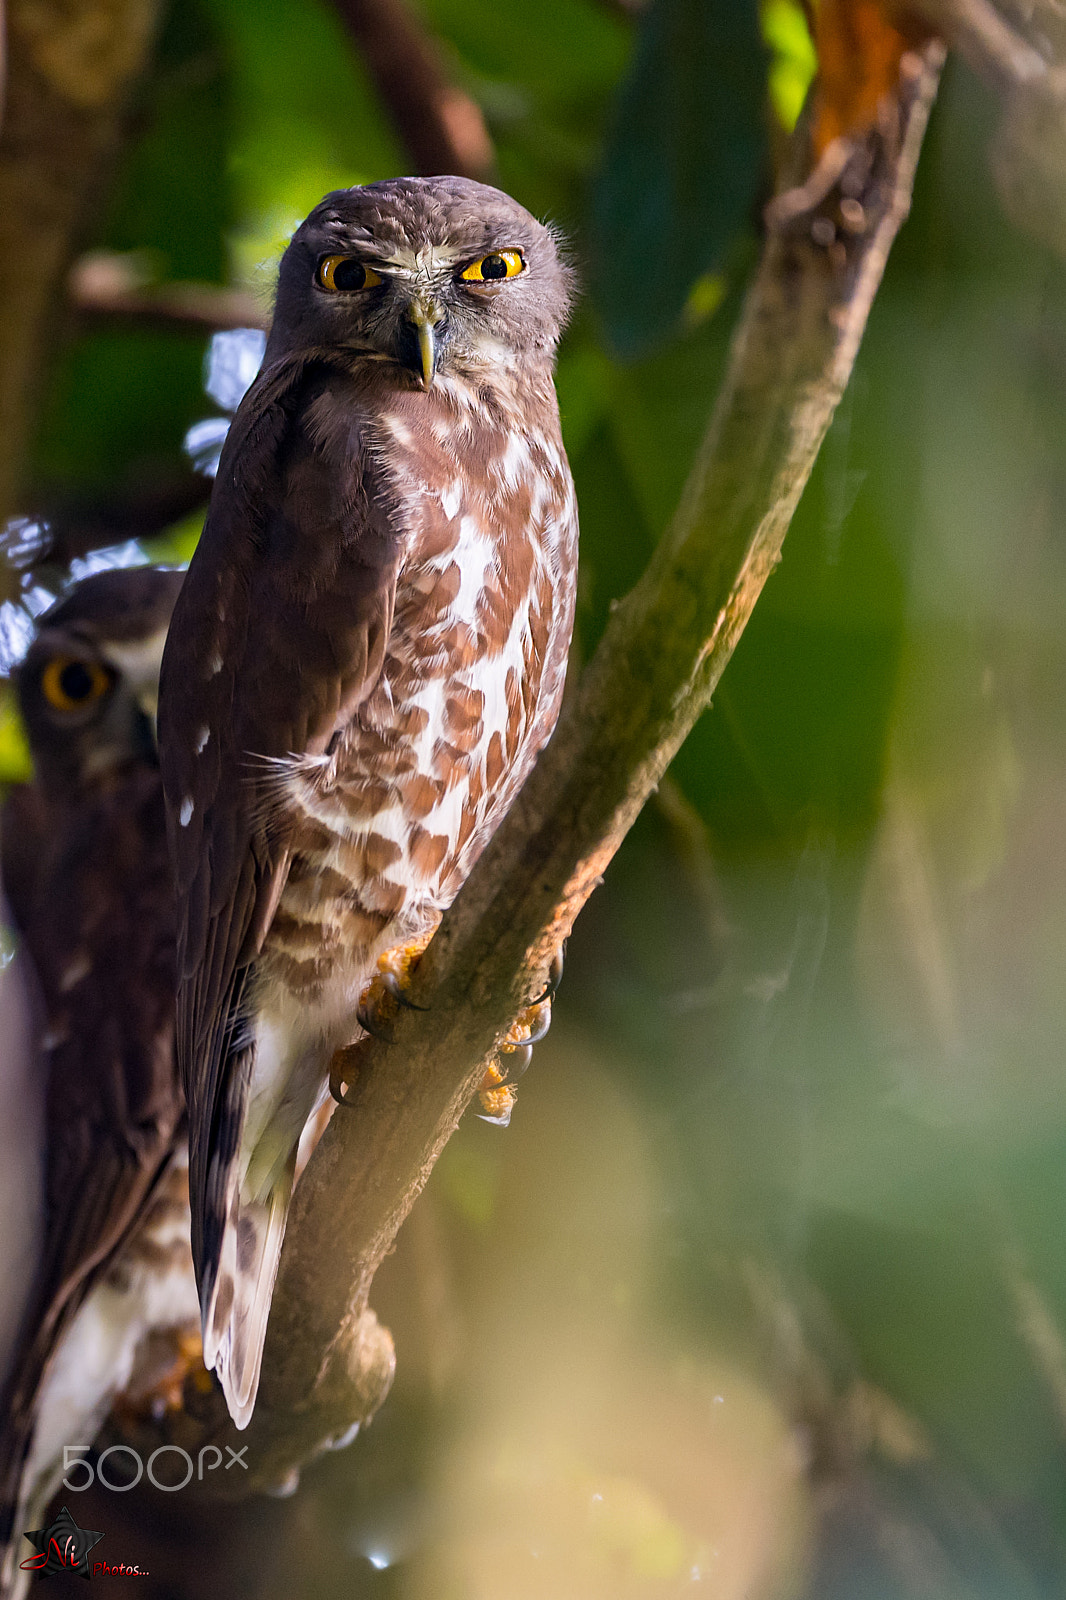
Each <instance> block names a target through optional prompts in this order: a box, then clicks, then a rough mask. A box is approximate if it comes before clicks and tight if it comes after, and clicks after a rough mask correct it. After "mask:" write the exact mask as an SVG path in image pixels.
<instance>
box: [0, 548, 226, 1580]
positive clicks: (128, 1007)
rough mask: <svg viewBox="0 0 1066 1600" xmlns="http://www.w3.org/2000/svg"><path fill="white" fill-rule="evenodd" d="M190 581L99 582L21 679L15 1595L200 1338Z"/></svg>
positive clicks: (1, 1509) (16, 797)
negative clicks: (39, 1122) (185, 820)
mask: <svg viewBox="0 0 1066 1600" xmlns="http://www.w3.org/2000/svg"><path fill="white" fill-rule="evenodd" d="M181 577H182V575H181V574H180V573H176V572H158V571H154V570H152V569H150V568H140V569H135V570H130V571H117V572H102V573H99V574H97V575H95V576H94V577H91V578H88V579H86V580H85V581H84V582H83V583H82V584H81V585H79V587H78V588H76V589H75V590H73V591H72V592H71V593H70V594H69V595H68V596H67V597H66V598H65V599H63V600H61V601H60V602H59V603H58V604H57V605H55V606H53V607H52V608H51V610H50V611H48V612H47V613H46V614H45V616H44V617H43V618H42V619H41V622H40V625H39V631H38V634H37V637H36V639H35V641H34V643H33V645H32V646H31V648H30V651H29V653H28V655H27V656H26V659H25V661H24V662H23V664H22V665H21V667H20V668H19V669H18V674H17V688H18V697H19V703H20V707H21V711H22V716H23V720H24V723H25V726H26V730H27V733H28V736H29V741H30V746H31V750H32V753H33V759H34V772H35V776H34V781H33V782H32V783H30V784H26V785H24V786H22V787H20V788H16V789H15V790H13V791H12V793H11V795H10V797H9V799H8V801H7V803H6V805H5V807H4V812H3V818H2V828H0V842H2V866H3V881H4V890H5V893H6V895H7V898H8V901H9V904H10V907H11V912H12V915H13V918H14V921H15V923H16V926H17V928H18V932H19V936H20V942H21V947H22V948H21V951H20V955H21V954H22V953H25V954H26V955H28V956H29V958H30V963H31V965H32V967H33V969H34V972H35V974H36V978H37V988H38V991H39V1009H40V1013H41V1026H40V1037H39V1039H38V1041H37V1043H38V1048H39V1051H40V1073H39V1081H40V1086H41V1090H42V1092H43V1096H44V1101H45V1106H44V1129H45V1148H44V1161H43V1166H44V1173H43V1177H44V1185H43V1187H44V1195H43V1200H44V1212H45V1215H44V1226H43V1229H42V1230H41V1231H42V1235H43V1240H42V1247H41V1254H40V1261H39V1266H38V1272H37V1276H36V1281H35V1283H34V1285H33V1288H32V1290H31V1293H30V1296H29V1298H28V1301H27V1304H26V1305H25V1307H24V1310H23V1316H22V1323H21V1336H20V1341H19V1345H18V1347H17V1349H16V1353H15V1357H14V1361H13V1363H12V1366H11V1371H10V1373H9V1374H8V1377H7V1383H6V1386H5V1390H4V1395H3V1410H2V1413H0V1418H2V1421H0V1546H2V1545H7V1546H8V1551H7V1559H6V1562H5V1565H6V1567H7V1569H8V1570H7V1571H6V1572H5V1574H4V1581H3V1593H4V1594H5V1595H7V1594H9V1593H15V1592H18V1585H19V1584H20V1583H21V1582H22V1581H23V1579H24V1578H25V1577H26V1575H25V1574H20V1573H19V1572H18V1553H19V1546H20V1541H21V1534H22V1530H23V1529H25V1528H27V1527H33V1526H35V1525H37V1524H38V1523H39V1521H40V1518H41V1514H42V1513H43V1511H44V1507H45V1505H46V1503H47V1501H48V1499H49V1497H50V1495H51V1494H52V1492H53V1491H54V1490H55V1488H56V1487H57V1486H58V1482H59V1478H60V1476H61V1475H62V1474H63V1472H64V1470H65V1463H64V1454H63V1447H64V1445H79V1444H81V1445H84V1444H86V1443H87V1442H89V1441H91V1440H92V1438H93V1436H94V1434H95V1433H96V1431H97V1429H98V1428H99V1425H100V1423H101V1421H102V1420H103V1417H104V1414H105V1413H106V1411H107V1409H108V1407H109V1404H110V1402H111V1399H112V1398H113V1396H114V1395H115V1394H116V1393H117V1392H119V1391H120V1390H122V1389H123V1388H124V1387H125V1385H126V1383H127V1380H128V1379H129V1376H130V1373H131V1370H132V1368H133V1364H134V1360H135V1358H136V1357H137V1355H138V1351H139V1347H140V1346H141V1344H142V1341H143V1340H144V1339H145V1337H146V1335H147V1334H148V1333H149V1331H150V1330H152V1329H153V1328H170V1327H179V1326H181V1325H185V1326H188V1324H189V1322H190V1320H192V1323H193V1326H194V1327H195V1317H196V1310H197V1307H196V1291H195V1283H194V1279H193V1273H192V1260H191V1254H190V1249H189V1214H188V1191H187V1175H186V1167H187V1156H186V1155H185V1133H184V1123H183V1117H184V1098H183V1095H182V1092H181V1087H180V1081H179V1079H178V1075H177V1069H176V1065H175V1059H174V1048H173V1039H174V906H173V889H172V878H171V870H170V862H169V856H168V852H167V845H166V824H165V818H164V810H163V790H162V783H161V780H160V775H159V764H158V760H157V757H156V753H155V735H154V716H155V706H156V695H157V685H158V675H159V660H160V657H161V655H162V650H163V639H164V637H165V634H166V628H167V623H168V621H169V618H170V612H171V609H172V607H173V605H174V601H175V598H176V597H177V593H178V590H179V588H180V586H181ZM22 1553H23V1554H25V1553H26V1551H25V1550H23V1551H22Z"/></svg>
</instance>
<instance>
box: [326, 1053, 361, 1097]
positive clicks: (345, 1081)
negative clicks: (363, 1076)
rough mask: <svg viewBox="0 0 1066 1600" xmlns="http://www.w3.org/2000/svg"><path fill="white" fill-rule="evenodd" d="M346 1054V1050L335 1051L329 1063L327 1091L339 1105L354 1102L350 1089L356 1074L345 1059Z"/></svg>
mask: <svg viewBox="0 0 1066 1600" xmlns="http://www.w3.org/2000/svg"><path fill="white" fill-rule="evenodd" d="M347 1054H348V1051H347V1050H337V1051H335V1052H334V1055H333V1060H332V1061H331V1062H330V1064H329V1092H330V1094H331V1096H332V1097H333V1099H334V1100H335V1101H336V1103H337V1104H338V1105H339V1106H352V1105H354V1104H355V1100H354V1098H353V1097H352V1095H351V1090H352V1089H353V1087H354V1084H355V1078H356V1077H357V1075H358V1074H357V1073H356V1072H355V1071H354V1070H353V1068H352V1067H350V1066H349V1065H348V1064H347V1062H346V1061H345V1059H344V1058H345V1056H346V1055H347Z"/></svg>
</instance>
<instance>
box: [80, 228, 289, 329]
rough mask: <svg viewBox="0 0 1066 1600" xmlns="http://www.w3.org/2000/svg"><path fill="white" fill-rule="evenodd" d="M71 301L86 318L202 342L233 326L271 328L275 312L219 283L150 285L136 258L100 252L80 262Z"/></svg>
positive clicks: (87, 256) (243, 291)
mask: <svg viewBox="0 0 1066 1600" xmlns="http://www.w3.org/2000/svg"><path fill="white" fill-rule="evenodd" d="M67 299H68V301H69V303H70V305H71V307H72V308H73V310H75V311H77V312H78V313H79V314H80V315H81V316H84V317H92V318H94V319H96V318H99V319H102V320H104V321H120V322H137V323H140V324H141V325H142V326H147V327H157V328H169V329H172V330H176V331H178V332H185V333H190V334H193V335H195V336H196V337H197V338H203V337H204V335H205V334H211V333H219V332H221V331H223V330H225V329H228V328H262V329H264V330H269V327H270V313H269V311H266V310H264V309H263V307H262V306H261V305H260V303H259V301H258V300H257V299H256V297H255V296H254V295H253V294H250V293H249V292H248V291H247V290H244V289H223V288H220V287H219V286H218V285H217V284H213V283H163V284H145V283H143V282H142V281H141V279H140V276H139V274H138V271H137V266H136V262H135V260H131V258H130V257H129V256H124V255H116V254H114V253H113V252H111V251H107V250H94V251H92V252H91V253H90V254H89V255H85V256H82V258H81V259H80V260H79V261H76V262H75V263H74V265H73V267H72V268H71V269H70V273H69V275H68V277H67Z"/></svg>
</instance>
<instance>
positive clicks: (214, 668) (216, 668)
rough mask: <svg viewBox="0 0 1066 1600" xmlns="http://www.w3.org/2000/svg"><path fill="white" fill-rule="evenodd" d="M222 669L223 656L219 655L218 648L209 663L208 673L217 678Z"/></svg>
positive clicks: (210, 676) (209, 675)
mask: <svg viewBox="0 0 1066 1600" xmlns="http://www.w3.org/2000/svg"><path fill="white" fill-rule="evenodd" d="M221 671H222V657H221V656H220V655H219V653H218V651H217V650H216V651H215V653H214V655H213V656H212V657H211V659H210V661H209V662H208V663H207V675H208V677H209V678H217V676H218V674H219V673H220V672H221Z"/></svg>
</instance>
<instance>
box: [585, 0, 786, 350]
mask: <svg viewBox="0 0 1066 1600" xmlns="http://www.w3.org/2000/svg"><path fill="white" fill-rule="evenodd" d="M766 126H767V102H766V62H765V59H764V52H763V47H762V38H761V34H760V31H759V16H758V7H757V5H756V4H755V0H655V4H653V5H652V6H651V7H650V8H649V9H648V11H647V13H646V15H645V17H644V19H643V22H642V24H641V30H640V36H639V39H638V42H637V47H636V51H635V54H634V59H633V64H632V67H631V69H630V73H629V76H628V78H627V79H626V82H625V84H624V86H623V88H622V90H621V93H620V94H619V96H618V100H617V102H616V104H615V107H614V112H613V115H612V118H611V126H610V132H609V133H608V136H607V145H606V150H605V152H604V159H603V163H602V166H601V168H600V170H599V173H598V175H597V179H596V183H595V187H594V190H593V197H592V211H591V217H592V237H593V249H594V254H593V283H594V285H595V292H596V303H597V309H598V311H599V313H600V316H601V317H602V319H603V323H604V327H605V329H606V332H607V336H608V339H609V340H610V342H611V344H612V345H613V346H614V347H615V349H616V350H617V351H618V353H619V354H620V355H622V356H634V355H639V354H640V353H642V352H643V351H645V350H647V349H648V348H649V347H651V346H652V345H654V344H656V343H659V342H661V341H662V340H663V339H664V338H665V337H667V336H668V335H669V334H670V333H672V332H674V331H675V329H676V328H677V325H678V322H679V320H680V318H681V314H682V312H683V310H684V308H685V304H686V302H687V300H688V298H689V294H690V292H691V290H692V287H693V285H694V283H695V282H696V280H697V279H698V278H701V277H703V276H705V275H706V274H708V273H712V272H718V271H720V270H721V269H722V267H723V265H724V263H725V260H726V257H727V255H728V252H729V250H730V247H731V245H732V243H733V241H734V239H735V237H736V235H737V234H738V233H739V232H741V231H742V230H743V229H744V227H745V224H746V223H747V222H748V220H749V217H750V215H751V212H752V209H753V206H754V202H755V199H756V196H757V195H758V192H759V188H760V186H761V185H762V184H763V183H765V181H766V176H767V173H766V168H767V148H766V147H767V140H766Z"/></svg>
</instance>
